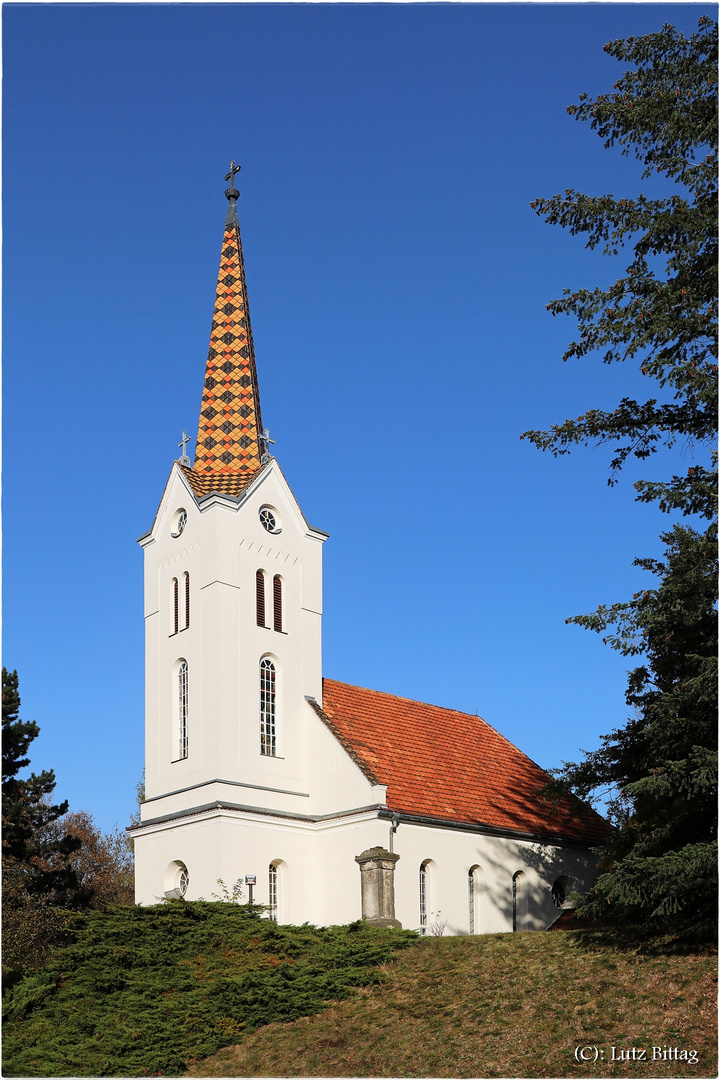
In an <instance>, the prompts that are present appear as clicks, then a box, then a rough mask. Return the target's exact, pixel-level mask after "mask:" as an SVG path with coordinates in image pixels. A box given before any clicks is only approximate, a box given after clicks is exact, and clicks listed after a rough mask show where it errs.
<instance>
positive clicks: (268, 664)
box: [260, 656, 277, 757]
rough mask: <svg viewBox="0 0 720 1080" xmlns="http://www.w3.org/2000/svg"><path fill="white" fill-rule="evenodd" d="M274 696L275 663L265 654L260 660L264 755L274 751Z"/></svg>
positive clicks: (261, 723) (271, 753) (268, 755)
mask: <svg viewBox="0 0 720 1080" xmlns="http://www.w3.org/2000/svg"><path fill="white" fill-rule="evenodd" d="M276 698H277V694H276V683H275V665H274V664H273V662H272V660H271V659H270V657H268V656H265V657H264V658H263V659H262V660H261V661H260V753H261V754H264V755H265V756H266V757H275V752H276Z"/></svg>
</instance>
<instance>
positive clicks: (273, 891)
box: [268, 863, 278, 922]
mask: <svg viewBox="0 0 720 1080" xmlns="http://www.w3.org/2000/svg"><path fill="white" fill-rule="evenodd" d="M268 917H269V918H271V919H272V921H273V922H277V921H278V868H277V865H276V863H270V865H269V867H268Z"/></svg>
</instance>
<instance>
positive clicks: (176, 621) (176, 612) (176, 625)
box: [172, 577, 180, 634]
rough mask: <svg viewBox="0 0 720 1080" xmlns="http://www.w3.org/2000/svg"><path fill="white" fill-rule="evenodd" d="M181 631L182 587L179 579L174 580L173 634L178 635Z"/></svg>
mask: <svg viewBox="0 0 720 1080" xmlns="http://www.w3.org/2000/svg"><path fill="white" fill-rule="evenodd" d="M179 629H180V587H179V585H178V579H177V578H176V577H174V578H173V579H172V632H173V634H177V632H178V630H179Z"/></svg>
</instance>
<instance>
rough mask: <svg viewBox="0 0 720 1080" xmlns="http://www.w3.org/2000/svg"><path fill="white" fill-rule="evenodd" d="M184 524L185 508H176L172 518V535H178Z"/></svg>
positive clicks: (185, 519) (185, 518)
mask: <svg viewBox="0 0 720 1080" xmlns="http://www.w3.org/2000/svg"><path fill="white" fill-rule="evenodd" d="M186 525H187V510H177V511H176V512H175V517H174V518H173V526H172V535H173V536H180V533H181V532H182V531H183V529H184V528H185V526H186Z"/></svg>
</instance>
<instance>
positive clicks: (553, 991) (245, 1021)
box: [3, 901, 717, 1078]
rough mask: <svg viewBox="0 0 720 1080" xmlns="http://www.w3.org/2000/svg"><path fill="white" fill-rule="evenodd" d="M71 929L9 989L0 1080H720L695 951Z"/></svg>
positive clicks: (194, 915) (130, 914)
mask: <svg viewBox="0 0 720 1080" xmlns="http://www.w3.org/2000/svg"><path fill="white" fill-rule="evenodd" d="M73 932H74V935H75V938H76V940H75V942H74V943H73V944H72V945H70V946H69V947H67V948H64V949H61V950H59V951H58V952H57V954H56V955H55V957H54V959H53V960H52V961H51V962H50V963H49V964H48V965H47V966H46V967H45V968H44V969H43V970H42V971H40V972H37V973H35V974H34V975H31V976H27V977H26V978H25V979H23V980H22V981H21V982H20V983H18V984H17V985H15V986H13V987H11V988H10V989H9V990H8V991H7V993H6V994H5V997H4V1001H3V1015H4V1020H5V1023H4V1027H3V1037H4V1038H3V1042H4V1068H3V1074H4V1075H5V1076H45V1077H48V1076H149V1075H155V1076H158V1075H163V1076H179V1075H190V1076H395V1077H410V1076H447V1077H454V1076H464V1077H480V1076H482V1077H493V1076H518V1077H532V1076H575V1075H578V1076H582V1077H598V1076H633V1077H650V1076H651V1077H668V1078H671V1077H682V1076H692V1077H709V1076H714V1075H716V1062H717V1059H716V1040H715V1031H716V1028H715V1019H714V1015H715V1000H716V985H717V980H716V974H717V968H716V962H715V959H714V957H713V956H712V955H709V954H707V953H706V952H702V951H694V952H687V953H680V952H678V951H667V950H666V951H663V949H662V948H660V947H658V946H656V947H655V949H654V951H649V950H647V949H645V951H640V949H639V948H638V945H637V942H634V943H633V942H632V941H628V942H625V943H620V944H619V943H618V942H617V940H615V941H613V940H612V939H610V938H609V937H608V936H607V935H602V934H600V933H594V934H588V933H580V932H572V933H556V934H514V935H513V934H494V935H488V936H478V937H472V938H469V937H468V938H445V939H439V938H429V939H423V940H420V939H418V938H416V937H415V935H414V934H412V933H410V932H404V931H396V930H386V931H379V930H370V929H368V928H366V927H364V926H362V925H361V924H354V925H353V926H350V927H331V928H328V929H324V930H318V929H316V928H314V927H310V926H302V927H284V926H276V925H275V924H274V923H272V922H269V921H268V920H266V919H263V918H261V917H260V916H259V915H258V914H254V913H252V912H248V911H247V910H244V909H242V908H238V907H237V906H235V905H232V904H223V903H204V902H197V903H184V902H182V901H177V902H172V903H170V904H165V905H161V906H158V907H153V908H119V909H115V910H112V911H107V912H92V913H90V914H88V915H85V916H77V917H75V924H74V930H73ZM577 1047H585V1048H593V1047H597V1061H595V1060H591V1058H592V1057H593V1055H594V1053H595V1051H594V1050H593V1049H586V1050H585V1051H583V1053H584V1054H585V1055H586V1057H588V1060H586V1061H585V1062H578V1061H577V1060H576V1056H575V1050H576V1048H577ZM612 1047H615V1051H614V1053H613V1051H612ZM653 1047H660V1052H661V1053H662V1052H664V1053H665V1057H661V1058H657V1057H656V1060H655V1061H653V1059H652V1058H653ZM221 1048H224V1049H221ZM633 1048H634V1050H635V1053H634V1056H633V1057H630V1059H629V1060H628V1059H627V1056H626V1058H625V1059H624V1060H614V1061H613V1060H612V1058H613V1056H614V1057H615V1058H616V1059H619V1057H620V1054H621V1051H622V1052H624V1054H625V1055H629V1054H630V1052H631V1051H632V1050H633ZM642 1050H644V1051H645V1055H644V1057H643V1056H640V1052H641V1051H642ZM668 1055H671V1056H668ZM695 1058H696V1060H695Z"/></svg>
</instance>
